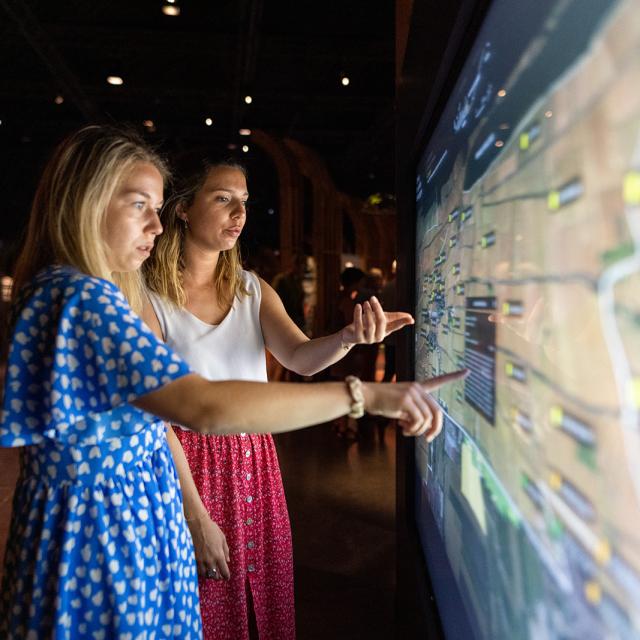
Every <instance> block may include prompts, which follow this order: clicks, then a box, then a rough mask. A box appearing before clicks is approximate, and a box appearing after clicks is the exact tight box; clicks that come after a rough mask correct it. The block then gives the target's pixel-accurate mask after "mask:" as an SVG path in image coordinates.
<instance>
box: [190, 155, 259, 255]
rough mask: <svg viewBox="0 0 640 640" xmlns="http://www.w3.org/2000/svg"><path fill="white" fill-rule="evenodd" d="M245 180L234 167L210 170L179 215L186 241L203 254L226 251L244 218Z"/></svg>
mask: <svg viewBox="0 0 640 640" xmlns="http://www.w3.org/2000/svg"><path fill="white" fill-rule="evenodd" d="M248 198H249V193H248V192H247V179H246V178H245V176H244V173H243V172H242V171H241V170H240V169H237V168H235V167H226V166H220V167H213V168H212V169H211V170H210V171H209V174H208V175H207V179H206V180H205V182H204V184H203V185H202V187H201V188H200V190H199V191H198V192H197V193H196V195H195V198H194V199H193V202H192V203H191V205H190V206H189V207H187V208H186V209H185V210H184V211H182V212H181V214H180V217H181V218H182V219H183V220H186V222H187V225H188V226H187V229H188V231H187V238H188V240H189V241H190V242H191V243H193V244H195V245H197V246H198V248H200V249H203V250H206V251H215V252H217V251H228V250H229V249H232V248H233V246H234V245H235V244H236V242H237V241H238V238H239V237H240V234H241V233H242V229H243V228H244V224H245V222H246V219H247V199H248Z"/></svg>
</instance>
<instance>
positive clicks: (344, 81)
mask: <svg viewBox="0 0 640 640" xmlns="http://www.w3.org/2000/svg"><path fill="white" fill-rule="evenodd" d="M340 82H341V83H342V86H343V87H347V86H349V82H351V80H349V78H348V77H347V76H342V78H340Z"/></svg>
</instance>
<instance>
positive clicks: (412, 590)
mask: <svg viewBox="0 0 640 640" xmlns="http://www.w3.org/2000/svg"><path fill="white" fill-rule="evenodd" d="M491 4H492V3H491V0H457V1H456V2H451V3H448V5H447V8H446V9H443V7H442V5H441V4H440V3H437V2H435V1H429V2H424V3H414V4H413V11H412V15H411V20H410V28H409V35H408V38H407V43H406V48H405V57H404V60H403V62H402V65H401V66H400V72H399V77H398V78H397V87H396V104H397V126H396V192H397V204H398V215H397V224H398V232H397V237H398V255H399V256H400V257H401V259H400V260H398V275H397V282H398V300H399V303H400V307H399V308H401V309H408V310H411V312H413V310H414V309H415V305H416V297H415V285H414V282H415V252H416V237H415V228H416V214H417V212H416V203H415V180H416V178H415V176H416V172H417V168H418V163H419V160H420V158H421V155H422V152H423V151H424V150H425V148H426V147H427V145H428V144H429V142H430V140H431V138H432V136H433V134H434V132H435V128H436V126H437V124H438V122H439V119H440V117H441V116H442V113H443V111H444V109H445V106H446V104H447V101H448V99H449V97H450V95H451V93H452V91H453V89H454V87H455V84H456V82H457V80H458V78H459V76H460V74H461V72H462V69H463V66H464V64H465V62H466V60H467V58H468V55H469V53H470V51H471V49H472V47H473V45H474V43H475V41H476V38H477V35H478V32H479V30H480V28H481V26H482V24H483V22H484V19H485V17H486V15H487V13H488V11H489V8H490V6H491ZM425 42H426V43H427V45H426V48H427V49H428V51H427V52H426V53H427V54H428V55H425ZM432 60H439V63H436V64H434V63H433V62H432ZM407 231H409V232H407ZM413 334H414V332H413V331H412V332H404V334H403V335H400V336H399V340H398V342H399V344H398V355H397V362H398V380H412V379H413V373H414V367H415V355H414V344H415V343H414V335H413ZM418 482H419V479H418V476H417V470H416V464H415V444H414V441H413V439H411V438H404V437H402V436H401V435H400V434H399V435H398V436H397V448H396V527H397V556H396V557H397V572H396V579H397V589H396V614H397V615H396V631H397V635H398V637H420V638H425V639H427V640H441V639H443V638H446V637H450V638H473V637H475V634H474V632H473V630H472V629H473V626H472V624H471V621H470V620H469V618H468V616H467V615H466V612H465V608H464V605H463V601H462V597H461V595H460V591H459V588H458V584H457V582H456V580H455V578H454V575H453V571H452V568H451V566H450V564H449V562H448V560H447V557H446V551H445V545H444V541H443V540H442V538H441V536H440V533H439V531H438V528H437V525H436V522H435V518H434V517H433V515H432V514H431V512H430V511H428V512H427V518H426V531H427V536H428V538H429V539H430V540H432V541H433V542H432V544H430V545H429V546H428V547H427V548H424V547H423V546H422V543H421V539H420V535H419V532H418V527H417V520H416V515H417V514H416V500H417V499H418V493H417V483H418Z"/></svg>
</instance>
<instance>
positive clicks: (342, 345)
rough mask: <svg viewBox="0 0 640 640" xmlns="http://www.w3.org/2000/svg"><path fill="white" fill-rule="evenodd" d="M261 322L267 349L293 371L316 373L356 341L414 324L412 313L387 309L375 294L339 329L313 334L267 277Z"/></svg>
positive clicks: (373, 340) (373, 339)
mask: <svg viewBox="0 0 640 640" xmlns="http://www.w3.org/2000/svg"><path fill="white" fill-rule="evenodd" d="M260 285H261V287H262V304H261V305H260V324H261V325H262V334H263V336H264V340H265V345H266V347H267V349H269V351H270V352H271V353H272V354H273V355H274V356H275V357H276V358H277V360H278V361H279V362H280V363H281V364H282V365H283V366H285V367H286V368H287V369H290V370H291V371H295V372H296V373H299V374H301V375H313V374H314V373H318V371H322V369H326V368H327V367H328V366H329V365H332V364H333V363H334V362H338V360H340V359H341V358H344V356H345V355H346V354H347V352H348V351H349V350H350V349H351V347H353V346H354V345H356V344H373V343H376V342H382V340H384V339H385V338H386V337H387V336H388V335H389V334H390V333H393V332H394V331H397V330H398V329H401V328H402V327H405V326H407V325H408V324H413V318H412V317H411V315H410V314H408V313H402V312H385V311H383V309H382V306H381V305H380V302H378V300H377V299H376V298H375V297H372V298H371V299H370V300H369V301H367V302H364V303H363V304H357V305H356V306H355V308H354V311H353V320H352V322H351V323H350V324H348V325H347V326H346V327H344V328H342V329H341V330H340V331H337V332H336V333H332V334H331V335H328V336H325V337H322V338H314V339H313V340H309V338H308V337H307V336H306V335H305V334H304V333H303V332H302V331H301V330H300V329H299V328H298V327H297V326H296V325H295V323H294V322H293V320H291V318H290V317H289V316H288V314H287V312H286V310H285V308H284V305H283V304H282V301H281V300H280V297H279V296H278V294H277V293H276V292H275V291H274V290H273V288H272V287H270V286H269V285H268V284H267V283H266V282H265V281H264V280H262V279H261V280H260Z"/></svg>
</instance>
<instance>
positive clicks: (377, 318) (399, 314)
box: [341, 296, 413, 344]
mask: <svg viewBox="0 0 640 640" xmlns="http://www.w3.org/2000/svg"><path fill="white" fill-rule="evenodd" d="M409 324H413V317H412V316H411V314H410V313H404V312H403V311H383V309H382V305H381V304H380V302H379V301H378V299H377V298H376V297H375V296H371V298H369V300H367V301H366V302H363V303H362V304H357V305H356V306H355V307H354V309H353V322H351V324H348V325H347V326H346V327H345V328H344V329H343V330H342V332H341V338H342V342H343V344H373V343H375V342H382V341H383V340H384V339H385V338H386V337H387V336H388V335H389V334H390V333H393V332H394V331H398V329H402V327H406V326H407V325H409Z"/></svg>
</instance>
